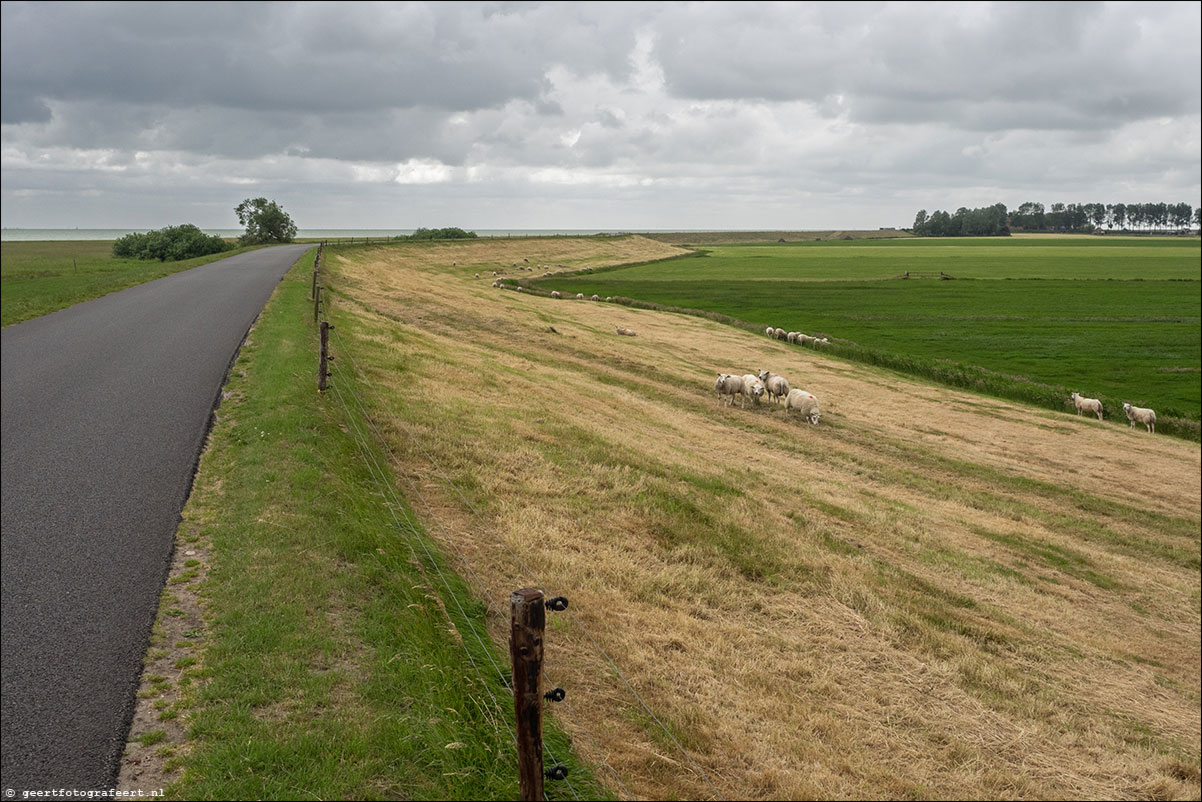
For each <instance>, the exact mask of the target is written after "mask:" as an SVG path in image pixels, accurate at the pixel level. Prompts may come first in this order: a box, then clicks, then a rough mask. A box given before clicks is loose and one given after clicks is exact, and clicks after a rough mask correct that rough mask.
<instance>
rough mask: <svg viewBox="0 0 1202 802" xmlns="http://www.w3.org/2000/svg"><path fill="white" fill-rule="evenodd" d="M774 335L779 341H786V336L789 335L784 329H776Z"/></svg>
mask: <svg viewBox="0 0 1202 802" xmlns="http://www.w3.org/2000/svg"><path fill="white" fill-rule="evenodd" d="M772 333H773V334H774V335H775V336H776V339H778V340H783V339H785V335H786V334H787V332H786V331H785V330H784V329H776V330H775V331H774V332H772Z"/></svg>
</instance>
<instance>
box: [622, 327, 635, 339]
mask: <svg viewBox="0 0 1202 802" xmlns="http://www.w3.org/2000/svg"><path fill="white" fill-rule="evenodd" d="M618 334H621V335H622V336H623V337H633V336H635V334H634V331H633V330H632V329H628V328H626V327H624V326H618Z"/></svg>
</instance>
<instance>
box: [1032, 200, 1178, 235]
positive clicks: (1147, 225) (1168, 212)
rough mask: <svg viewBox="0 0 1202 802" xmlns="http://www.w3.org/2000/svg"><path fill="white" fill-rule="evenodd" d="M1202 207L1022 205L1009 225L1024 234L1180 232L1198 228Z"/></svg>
mask: <svg viewBox="0 0 1202 802" xmlns="http://www.w3.org/2000/svg"><path fill="white" fill-rule="evenodd" d="M1200 212H1202V207H1200V208H1199V209H1194V208H1193V207H1192V206H1190V205H1189V204H1188V203H1080V204H1077V203H1068V204H1065V203H1053V204H1052V205H1051V206H1050V207H1049V208H1048V209H1047V210H1046V211H1045V210H1044V208H1043V204H1042V203H1030V202H1029V203H1024V204H1022V205H1021V206H1019V207H1018V208H1017V209H1015V210H1014V211H1013V212H1011V213H1010V225H1011V226H1012V227H1014V228H1021V229H1023V230H1024V231H1086V230H1089V229H1094V228H1117V229H1133V230H1136V231H1180V230H1183V229H1187V228H1189V227H1190V225H1191V224H1193V225H1197V224H1198V220H1199V213H1200Z"/></svg>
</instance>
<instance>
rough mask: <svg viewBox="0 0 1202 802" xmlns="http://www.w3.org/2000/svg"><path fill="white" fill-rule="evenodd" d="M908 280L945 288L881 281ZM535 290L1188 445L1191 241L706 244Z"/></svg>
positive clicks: (1194, 366)
mask: <svg viewBox="0 0 1202 802" xmlns="http://www.w3.org/2000/svg"><path fill="white" fill-rule="evenodd" d="M919 270H921V271H925V272H928V273H930V272H938V271H942V272H945V273H948V274H950V275H953V276H955V277H956V278H957V279H958V280H956V281H919V280H912V281H887V280H885V279H888V278H890V277H893V276H897V275H900V274H902V273H904V272H906V271H919ZM964 279H969V280H964ZM537 286H538V287H539V288H540V289H542V290H544V291H546V290H551V289H559V290H561V291H565V292H569V293H573V294H574V293H576V292H583V293H584V294H586V295H591V294H593V293H597V294H599V295H602V296H617V297H623V298H630V299H637V302H638V303H650V304H654V305H658V306H661V307H667V308H673V309H696V310H702V311H704V312H706V313H708V314H711V315H715V316H727V317H729V318H731V319H734V320H735V321H742V322H744V323H746V324H747V325H746V327H747V328H748V330H753V331H762V330H763V327H764V326H767V325H773V326H778V327H780V328H784V329H786V330H798V331H804V332H807V333H810V334H826V335H828V336H830V337H832V338H835V343H834V344H833V345H832V346H831V347H830V348H829V349H827V350H829V351H830V352H831V353H833V354H837V355H840V356H844V357H847V358H851V359H856V360H858V361H864V362H868V363H870V364H879V365H882V366H886V367H890V368H893V369H897V370H902V371H905V372H908V373H912V374H914V375H918V376H922V377H925V378H929V379H934V380H937V381H942V382H946V383H948V384H951V385H953V386H959V387H965V388H969V389H974V390H978V391H981V392H985V393H988V394H991V395H997V396H1001V397H1004V398H1012V399H1016V400H1022V401H1027V402H1031V403H1036V404H1039V405H1041V406H1045V407H1049V408H1052V409H1066V408H1068V406H1067V405H1068V400H1067V398H1068V394H1069V393H1070V392H1072V391H1074V390H1076V391H1078V392H1081V393H1083V394H1085V395H1089V396H1094V397H1100V398H1101V399H1102V401H1103V403H1104V404H1105V406H1106V409H1107V411H1108V413H1109V417H1111V418H1114V419H1116V420H1118V421H1120V422H1124V423H1125V419H1124V418H1123V414H1122V403H1123V401H1129V402H1131V403H1133V404H1135V405H1137V406H1150V407H1153V408H1155V409H1156V410H1157V413H1158V416H1159V418H1160V425H1159V427H1158V428H1159V430H1160V431H1162V432H1164V433H1172V434H1177V435H1179V436H1183V437H1186V438H1188V439H1195V440H1196V439H1198V438H1199V436H1200V427H1199V423H1198V420H1199V413H1200V410H1202V385H1200V383H1199V380H1198V377H1199V370H1200V368H1202V361H1200V357H1199V354H1200V353H1202V338H1200V332H1202V326H1200V310H1199V307H1200V305H1202V301H1200V298H1202V293H1200V292H1199V286H1200V284H1199V245H1198V242H1197V240H1149V239H1146V238H1143V239H1140V238H1128V239H1119V238H1110V239H1105V240H1099V239H1097V238H1083V237H1077V238H1056V239H1049V238H1029V239H1024V238H1016V239H1014V240H1001V241H999V240H996V239H993V240H927V239H910V240H893V241H888V242H880V241H878V242H869V241H856V242H833V243H826V242H823V243H805V244H792V243H790V244H787V245H775V244H774V245H760V246H714V247H712V248H711V249H710V250H709V251H708V252H707V253H706V254H705V256H704V257H703V258H700V259H692V260H684V261H676V262H670V263H663V264H652V265H643V266H639V267H634V268H629V269H621V270H614V271H608V272H606V273H603V274H594V275H589V276H581V277H571V278H569V277H554V278H550V279H543V280H539V281H537ZM1174 419H1175V420H1174Z"/></svg>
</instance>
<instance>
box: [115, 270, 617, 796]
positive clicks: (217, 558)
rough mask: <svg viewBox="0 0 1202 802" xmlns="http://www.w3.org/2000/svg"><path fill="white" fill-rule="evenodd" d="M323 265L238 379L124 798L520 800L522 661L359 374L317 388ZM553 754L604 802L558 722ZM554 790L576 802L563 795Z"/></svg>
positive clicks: (196, 501) (264, 319)
mask: <svg viewBox="0 0 1202 802" xmlns="http://www.w3.org/2000/svg"><path fill="white" fill-rule="evenodd" d="M312 263H313V255H312V252H310V253H309V254H308V255H307V256H306V257H304V258H303V259H301V260H300V261H299V262H298V263H297V266H296V267H294V268H293V269H292V271H291V272H289V274H288V275H287V277H286V278H285V279H284V281H283V282H282V283H281V284H280V286H279V287H278V289H277V290H276V292H275V294H274V295H273V297H272V300H271V301H270V303H269V304H268V306H267V308H266V310H265V311H264V312H263V314H262V316H261V318H260V319H259V321H258V322H257V323H256V325H255V328H254V329H253V331H252V332H251V334H250V337H249V339H248V341H247V343H246V344H245V345H244V346H243V348H242V351H241V353H240V355H239V357H238V359H237V362H236V364H235V366H234V369H233V373H232V376H231V377H230V380H229V384H228V385H227V387H226V388H225V394H224V396H225V397H224V401H223V402H222V405H221V407H220V409H219V410H218V420H217V422H216V423H215V425H214V428H213V431H212V434H211V436H210V441H209V445H208V448H207V450H206V452H205V454H204V456H203V459H202V461H201V464H200V469H199V473H198V474H197V477H196V481H195V486H194V488H193V492H192V494H191V497H190V498H189V500H188V503H187V506H186V508H185V510H184V513H183V522H182V523H181V525H180V527H179V531H178V534H177V540H176V555H175V561H174V566H173V569H172V572H171V578H170V580H169V582H168V584H167V587H166V589H165V591H164V593H163V600H162V605H161V608H160V613H159V617H158V621H157V623H156V626H155V630H154V634H153V637H152V643H151V648H150V651H149V653H148V655H147V658H146V664H145V671H144V674H143V677H142V684H141V691H140V693H139V696H140V698H141V700H142V701H141V708H140V710H139V712H138V714H137V716H136V718H135V723H134V726H133V729H132V731H131V734H130V743H129V746H128V749H127V756H126V759H125V761H124V762H123V770H122V776H121V787H123V788H127V789H128V788H143V789H146V788H158V787H162V786H167V788H168V793H169V796H171V797H173V798H179V799H397V798H401V799H505V798H516V796H517V774H516V758H515V755H514V747H513V745H512V735H511V733H512V719H513V706H512V697H511V696H508V695H507V691H506V690H505V688H504V687H503V686H502V684H501V680H500V679H499V674H500V673H504V674H506V675H507V674H508V669H507V666H508V656H507V654H506V653H505V651H504V650H503V649H502V648H499V647H497V646H496V645H495V644H492V643H487V642H486V641H485V640H483V639H482V638H481V639H478V638H477V637H476V636H475V632H476V631H480V632H481V633H483V632H484V631H485V629H486V624H485V622H484V609H483V607H482V606H481V605H480V603H479V602H477V601H472V600H471V599H470V596H469V594H468V593H467V592H466V590H465V587H464V585H463V583H462V582H461V580H459V579H458V577H456V576H455V575H454V573H453V572H452V571H449V570H448V568H447V564H446V563H447V561H446V560H445V559H443V558H442V557H441V556H438V555H439V552H438V550H437V547H435V546H434V545H433V544H432V543H431V542H430V539H429V537H428V536H427V535H426V534H425V532H424V531H423V530H422V529H421V528H420V526H415V525H413V524H412V523H411V521H412V517H413V512H412V510H410V509H409V508H408V507H407V506H405V505H404V504H403V503H402V502H400V501H399V500H398V499H397V498H396V495H395V488H394V483H395V477H393V475H392V474H391V472H390V470H389V469H385V470H384V471H382V472H379V471H376V470H375V469H374V466H375V465H376V463H377V462H379V463H384V462H385V459H384V457H383V455H382V454H381V453H380V451H379V450H378V445H377V443H376V439H375V436H374V435H373V434H371V431H370V426H369V425H367V424H366V423H365V421H364V420H363V418H362V416H361V415H360V410H359V409H358V407H357V406H356V405H355V403H354V400H353V399H354V395H353V393H354V392H356V390H355V386H356V383H355V380H354V378H353V375H352V371H351V370H350V366H349V365H344V363H343V362H341V361H340V362H337V363H335V364H336V365H337V368H336V369H335V373H334V377H333V387H334V388H335V389H334V390H331V391H328V392H327V393H326V394H325V395H322V396H319V395H318V394H317V392H316V383H315V378H316V361H317V355H316V348H317V333H316V328H315V327H314V325H313V323H312V318H311V315H312V302H311V301H310V300H309V287H310V275H311V266H312ZM344 402H346V406H344ZM348 408H349V411H348ZM364 453H366V454H367V455H368V457H369V460H368V461H366V462H365V459H364ZM427 547H428V548H429V549H430V552H427V550H426V549H427ZM515 587H516V586H515ZM494 661H496V663H494ZM495 665H499V666H500V669H501V670H500V672H498V670H497V669H496V668H495ZM548 745H549V749H550V750H551V752H552V753H553V754H554V756H555V757H556V758H558V759H559V760H560V761H564V762H566V763H567V764H568V765H569V766H570V767H571V769H572V773H571V774H570V776H569V781H570V782H572V783H573V786H574V788H575V789H576V792H578V793H581V794H584V795H585V796H589V797H594V798H595V797H596V796H597V794H598V790H597V789H596V788H595V787H594V786H593V785H592V781H591V780H590V779H589V778H588V776H587V774H588V772H587V771H585V770H584V769H582V768H581V767H580V766H579V764H578V763H577V762H576V761H575V760H574V759H573V758H572V757H571V755H570V754H569V752H570V750H569V748H568V747H567V745H566V740H565V739H564V737H563V736H562V735H560V734H557V733H556V732H554V731H553V730H552V731H549V733H548ZM548 793H549V794H550V796H551V798H563V797H567V798H572V795H571V793H569V790H568V789H567V788H565V787H564V785H563V784H562V783H561V784H559V785H558V786H557V787H556V786H555V785H554V784H549V791H548Z"/></svg>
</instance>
